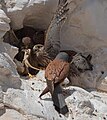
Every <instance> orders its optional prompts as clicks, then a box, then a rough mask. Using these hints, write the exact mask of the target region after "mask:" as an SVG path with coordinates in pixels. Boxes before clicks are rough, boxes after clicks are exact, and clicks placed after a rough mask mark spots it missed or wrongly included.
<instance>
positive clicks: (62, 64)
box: [40, 52, 70, 114]
mask: <svg viewBox="0 0 107 120" xmlns="http://www.w3.org/2000/svg"><path fill="white" fill-rule="evenodd" d="M69 62H70V57H69V55H68V54H67V53H65V52H60V53H59V54H58V55H57V56H56V57H55V59H54V60H53V61H51V62H50V63H49V64H48V66H47V68H46V70H45V78H46V82H47V87H46V88H45V89H44V91H43V92H42V94H41V95H40V98H41V96H42V95H43V94H44V92H46V91H47V92H48V91H50V93H51V95H52V100H53V104H54V106H55V109H56V110H57V111H58V112H59V113H62V114H66V113H67V112H68V108H67V105H66V103H65V100H64V96H63V93H62V89H61V87H60V83H62V82H63V81H64V79H65V78H66V77H67V76H68V73H69V69H70V63H69Z"/></svg>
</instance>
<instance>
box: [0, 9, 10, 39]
mask: <svg viewBox="0 0 107 120" xmlns="http://www.w3.org/2000/svg"><path fill="white" fill-rule="evenodd" d="M9 23H10V19H9V18H8V17H7V15H6V14H5V12H4V11H3V10H1V9H0V38H2V37H3V36H4V35H5V33H6V32H7V31H8V30H9V29H10V26H9Z"/></svg>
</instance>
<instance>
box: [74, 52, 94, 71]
mask: <svg viewBox="0 0 107 120" xmlns="http://www.w3.org/2000/svg"><path fill="white" fill-rule="evenodd" d="M91 59H92V56H91V55H90V54H89V55H88V56H87V57H85V56H83V55H82V54H81V53H79V54H76V55H75V56H73V63H74V64H75V66H76V67H77V68H78V70H80V71H81V72H84V71H86V70H93V65H92V64H91Z"/></svg>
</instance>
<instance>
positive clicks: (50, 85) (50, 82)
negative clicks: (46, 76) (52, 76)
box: [46, 80, 54, 95]
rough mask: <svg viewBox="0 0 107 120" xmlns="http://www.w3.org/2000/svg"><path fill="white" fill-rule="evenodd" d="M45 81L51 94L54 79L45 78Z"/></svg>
mask: <svg viewBox="0 0 107 120" xmlns="http://www.w3.org/2000/svg"><path fill="white" fill-rule="evenodd" d="M46 82H47V86H48V89H49V91H50V93H51V95H52V94H53V92H54V81H53V80H46Z"/></svg>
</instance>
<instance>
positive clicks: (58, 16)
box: [45, 0, 69, 58]
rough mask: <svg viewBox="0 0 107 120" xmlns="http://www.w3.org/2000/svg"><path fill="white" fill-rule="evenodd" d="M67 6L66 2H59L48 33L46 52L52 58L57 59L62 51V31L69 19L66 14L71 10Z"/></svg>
mask: <svg viewBox="0 0 107 120" xmlns="http://www.w3.org/2000/svg"><path fill="white" fill-rule="evenodd" d="M61 1H63V2H61ZM67 5H68V3H67V2H66V0H60V1H59V5H58V9H57V10H56V13H55V14H54V16H53V19H52V21H51V23H50V25H49V27H48V30H47V32H46V38H45V50H46V52H47V53H48V54H49V56H50V57H52V58H55V57H56V55H57V54H58V53H59V51H60V29H61V27H62V25H63V23H64V21H65V19H66V18H67V14H66V13H67V11H68V10H69V9H68V8H67Z"/></svg>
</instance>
